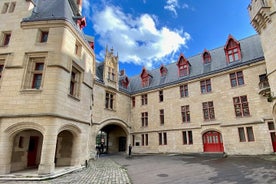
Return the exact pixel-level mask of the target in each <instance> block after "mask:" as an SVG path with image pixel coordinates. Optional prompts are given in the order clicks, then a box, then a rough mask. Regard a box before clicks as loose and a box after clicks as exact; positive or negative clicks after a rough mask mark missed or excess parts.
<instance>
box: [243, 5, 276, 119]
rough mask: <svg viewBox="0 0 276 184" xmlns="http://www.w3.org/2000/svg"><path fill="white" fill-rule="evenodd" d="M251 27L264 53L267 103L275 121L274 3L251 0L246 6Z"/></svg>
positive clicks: (275, 28) (275, 47)
mask: <svg viewBox="0 0 276 184" xmlns="http://www.w3.org/2000/svg"><path fill="white" fill-rule="evenodd" d="M248 12H249V15H250V21H251V25H252V26H253V27H254V29H255V30H256V31H257V33H258V34H259V35H260V38H261V43H262V47H263V51H264V57H265V62H266V68H267V74H266V78H267V79H268V82H269V86H268V87H270V92H269V93H268V95H269V97H268V98H269V101H271V102H273V116H274V120H276V82H275V81H276V1H275V0H251V3H250V5H249V6H248Z"/></svg>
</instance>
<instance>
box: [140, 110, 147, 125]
mask: <svg viewBox="0 0 276 184" xmlns="http://www.w3.org/2000/svg"><path fill="white" fill-rule="evenodd" d="M141 115H142V118H141V120H142V127H147V126H148V113H147V112H142V114H141Z"/></svg>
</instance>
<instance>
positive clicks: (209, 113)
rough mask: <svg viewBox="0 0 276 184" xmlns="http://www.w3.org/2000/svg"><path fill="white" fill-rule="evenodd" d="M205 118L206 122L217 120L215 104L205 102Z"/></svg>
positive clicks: (203, 104) (203, 105) (203, 106)
mask: <svg viewBox="0 0 276 184" xmlns="http://www.w3.org/2000/svg"><path fill="white" fill-rule="evenodd" d="M202 108H203V118H204V120H213V119H215V110H214V104H213V102H203V103H202Z"/></svg>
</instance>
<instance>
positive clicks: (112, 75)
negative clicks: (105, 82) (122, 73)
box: [107, 67, 115, 81]
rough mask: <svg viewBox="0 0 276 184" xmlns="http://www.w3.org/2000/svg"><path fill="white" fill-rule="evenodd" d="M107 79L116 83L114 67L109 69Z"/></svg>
mask: <svg viewBox="0 0 276 184" xmlns="http://www.w3.org/2000/svg"><path fill="white" fill-rule="evenodd" d="M107 77H108V79H109V80H112V81H115V69H114V68H112V67H108V73H107Z"/></svg>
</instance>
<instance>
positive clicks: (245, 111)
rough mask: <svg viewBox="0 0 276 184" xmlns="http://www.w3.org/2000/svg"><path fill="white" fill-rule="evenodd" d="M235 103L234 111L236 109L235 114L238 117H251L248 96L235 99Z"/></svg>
mask: <svg viewBox="0 0 276 184" xmlns="http://www.w3.org/2000/svg"><path fill="white" fill-rule="evenodd" d="M233 103H234V109H235V114H236V117H244V116H249V115H250V112H249V105H248V101H247V96H246V95H244V96H239V97H234V98H233Z"/></svg>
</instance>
